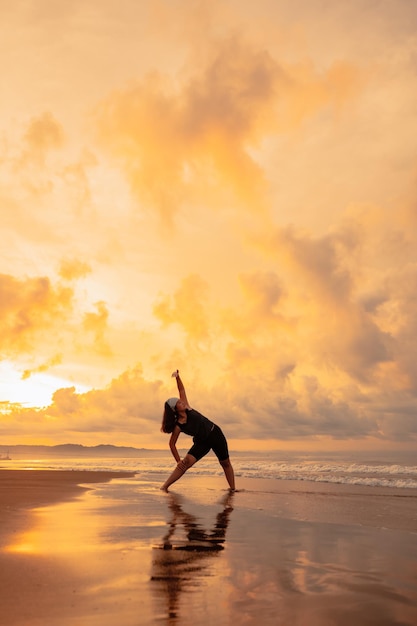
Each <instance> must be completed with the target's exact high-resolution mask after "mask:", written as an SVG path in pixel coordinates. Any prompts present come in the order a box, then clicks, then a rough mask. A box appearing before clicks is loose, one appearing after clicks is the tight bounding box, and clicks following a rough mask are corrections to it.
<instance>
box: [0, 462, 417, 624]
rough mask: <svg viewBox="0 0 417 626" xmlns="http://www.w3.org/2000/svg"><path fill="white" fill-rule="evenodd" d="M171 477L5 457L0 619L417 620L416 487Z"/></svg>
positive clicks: (0, 493) (0, 492)
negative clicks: (62, 467)
mask: <svg viewBox="0 0 417 626" xmlns="http://www.w3.org/2000/svg"><path fill="white" fill-rule="evenodd" d="M26 475H28V476H26ZM162 478H163V477H161V480H160V481H159V482H156V481H155V477H149V476H145V475H142V476H133V477H129V476H122V475H120V474H119V475H117V474H115V475H112V474H109V473H107V472H106V473H99V472H43V471H31V472H19V471H13V470H11V471H8V470H4V471H0V497H1V508H0V524H1V528H2V533H1V543H0V577H1V578H0V585H1V586H0V597H1V607H2V608H1V617H2V619H1V623H2V624H3V623H4V624H5V626H6V625H7V626H69V625H71V626H79V625H82V626H115V625H117V626H139V625H142V624H143V625H147V624H150V625H152V624H167V625H174V624H175V625H176V624H178V625H182V624H184V623H194V624H216V626H222V625H229V624H233V625H235V624H237V623H238V624H239V625H246V624H250V625H252V624H253V625H254V624H259V623H262V624H264V625H265V624H267V625H269V624H271V625H272V624H273V625H278V626H281V625H282V626H290V625H291V626H333V625H334V626H336V625H337V626H348V625H349V626H351V624H353V623H354V624H355V626H405V625H409V626H415V624H417V506H416V504H417V494H415V493H413V491H412V490H383V489H382V490H381V489H378V488H359V487H348V486H346V485H327V484H320V485H318V484H316V483H298V482H295V481H274V480H250V479H247V480H245V481H241V484H240V485H239V487H240V488H241V489H242V491H239V492H237V493H234V494H229V493H228V492H227V490H226V489H225V482H224V479H223V478H217V477H214V478H207V477H202V476H192V474H191V472H190V474H189V475H187V476H185V477H184V478H183V479H182V480H181V481H180V482H179V483H177V484H176V485H174V486H173V487H172V491H171V492H170V493H168V494H166V493H163V492H160V491H159V489H158V487H159V484H160V483H162ZM110 479H111V481H110V482H105V481H108V480H110ZM88 483H89V484H88ZM78 484H82V485H87V484H88V487H89V490H88V491H86V490H85V488H84V489H83V488H80V487H77V485H78Z"/></svg>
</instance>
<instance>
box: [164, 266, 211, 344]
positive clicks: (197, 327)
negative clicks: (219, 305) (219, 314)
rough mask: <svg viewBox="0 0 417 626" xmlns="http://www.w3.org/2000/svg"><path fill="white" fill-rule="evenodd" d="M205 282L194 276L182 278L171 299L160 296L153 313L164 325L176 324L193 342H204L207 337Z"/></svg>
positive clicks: (206, 288) (207, 317)
mask: <svg viewBox="0 0 417 626" xmlns="http://www.w3.org/2000/svg"><path fill="white" fill-rule="evenodd" d="M207 291H208V287H207V284H206V283H205V281H204V280H203V279H202V278H201V277H200V276H197V275H195V274H192V275H190V276H188V277H187V278H184V279H183V281H182V283H181V286H180V287H179V288H178V289H177V291H176V292H175V293H174V295H173V296H172V297H170V296H162V297H161V298H160V299H159V301H158V302H157V303H156V304H155V306H154V309H153V312H154V315H155V317H156V318H157V319H159V320H160V321H161V322H162V323H163V324H164V325H170V324H178V325H179V326H181V327H182V329H183V330H184V332H185V333H186V335H187V336H188V337H189V338H190V339H193V340H195V339H196V340H205V339H207V338H208V336H209V315H208V310H207V304H208V301H207Z"/></svg>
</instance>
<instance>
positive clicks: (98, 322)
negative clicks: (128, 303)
mask: <svg viewBox="0 0 417 626" xmlns="http://www.w3.org/2000/svg"><path fill="white" fill-rule="evenodd" d="M95 307H96V309H97V313H91V312H89V313H85V314H84V320H83V328H84V330H85V331H86V332H87V333H88V334H92V335H93V337H94V349H95V350H96V351H97V352H98V353H99V354H101V355H103V356H110V355H111V354H112V351H111V349H110V347H109V345H108V343H107V341H106V339H105V334H106V330H107V321H108V318H109V311H108V309H107V306H106V303H105V302H103V301H100V302H96V303H95Z"/></svg>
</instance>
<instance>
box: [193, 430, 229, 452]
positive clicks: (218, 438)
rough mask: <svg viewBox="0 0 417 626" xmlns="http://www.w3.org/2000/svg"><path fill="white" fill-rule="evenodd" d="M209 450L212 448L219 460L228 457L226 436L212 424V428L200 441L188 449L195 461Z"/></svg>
mask: <svg viewBox="0 0 417 626" xmlns="http://www.w3.org/2000/svg"><path fill="white" fill-rule="evenodd" d="M210 450H213V452H214V454H215V455H216V456H217V458H218V459H219V461H226V459H228V458H229V449H228V447H227V441H226V437H225V436H224V435H223V431H222V429H221V428H220V427H219V426H217V425H216V424H214V427H213V430H212V431H211V433H210V434H209V436H208V437H207V439H205V440H204V441H202V442H195V443H194V445H193V446H192V447H191V448H190V449H189V450H188V454H191V455H192V456H193V457H194V458H195V459H197V461H199V460H200V459H202V458H203V456H206V454H207V453H208V452H210Z"/></svg>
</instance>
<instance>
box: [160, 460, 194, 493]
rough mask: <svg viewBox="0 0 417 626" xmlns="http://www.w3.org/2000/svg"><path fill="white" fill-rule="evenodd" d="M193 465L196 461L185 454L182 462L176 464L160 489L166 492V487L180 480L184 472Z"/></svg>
mask: <svg viewBox="0 0 417 626" xmlns="http://www.w3.org/2000/svg"><path fill="white" fill-rule="evenodd" d="M194 463H197V459H196V458H195V457H194V456H192V455H191V454H186V455H185V457H184V458H183V460H182V461H180V462H179V463H178V465H177V467H176V468H175V469H174V471H173V472H172V474H171V476H170V477H169V478H168V479H167V480H166V481H165V482H164V484H163V485H162V487H161V489H163V491H168V487H170V486H171V485H172V484H173V483H175V482H176V481H177V480H178V479H179V478H181V476H183V475H184V474H185V472H186V471H187V470H188V469H190V467H192V466H193V465H194Z"/></svg>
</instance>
